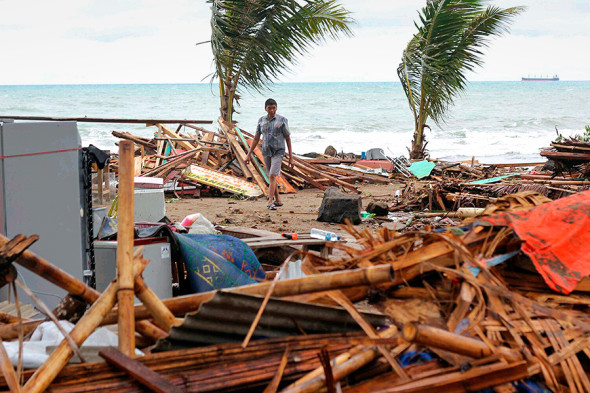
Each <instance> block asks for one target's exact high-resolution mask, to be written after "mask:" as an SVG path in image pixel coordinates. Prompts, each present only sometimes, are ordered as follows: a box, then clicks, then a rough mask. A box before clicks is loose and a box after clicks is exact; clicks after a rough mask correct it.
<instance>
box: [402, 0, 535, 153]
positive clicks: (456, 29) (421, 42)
mask: <svg viewBox="0 0 590 393" xmlns="http://www.w3.org/2000/svg"><path fill="white" fill-rule="evenodd" d="M483 3H484V1H483V0H428V1H427V4H426V6H425V7H424V8H422V10H421V12H420V13H419V17H420V24H418V23H416V24H415V25H416V27H417V28H418V32H417V33H416V34H415V35H414V36H413V37H412V39H411V40H410V42H409V43H408V46H407V47H406V49H405V50H404V53H403V56H402V62H401V63H400V65H399V67H398V69H397V74H398V76H399V79H400V81H401V84H402V87H403V89H404V92H405V93H406V97H407V98H408V102H409V104H410V108H411V109H412V113H413V115H414V126H415V128H414V137H413V140H412V148H411V150H410V158H411V159H421V158H424V156H425V147H426V143H425V140H424V128H425V127H428V126H427V125H426V121H427V119H428V118H432V120H434V122H435V123H437V124H439V125H440V123H441V122H443V121H444V120H445V116H446V114H447V111H448V109H449V107H450V106H451V105H452V104H453V100H454V98H455V97H456V96H457V95H458V94H459V93H460V92H461V91H463V90H464V89H465V87H466V82H467V79H466V73H467V72H468V71H472V70H473V69H474V68H475V67H476V66H481V64H482V63H483V60H482V55H483V53H482V52H481V51H482V48H484V47H487V45H488V43H489V39H490V37H491V36H497V35H501V34H502V33H504V32H506V31H507V30H508V26H509V24H510V22H511V21H512V19H513V18H514V17H515V16H516V15H518V14H519V13H521V12H522V11H524V9H525V8H524V7H512V8H506V9H500V8H498V7H495V6H489V7H487V8H485V7H484V6H483Z"/></svg>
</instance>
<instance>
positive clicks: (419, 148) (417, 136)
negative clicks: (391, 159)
mask: <svg viewBox="0 0 590 393" xmlns="http://www.w3.org/2000/svg"><path fill="white" fill-rule="evenodd" d="M422 159H424V126H423V125H419V126H418V127H416V130H415V131H414V138H413V139H412V150H410V160H422Z"/></svg>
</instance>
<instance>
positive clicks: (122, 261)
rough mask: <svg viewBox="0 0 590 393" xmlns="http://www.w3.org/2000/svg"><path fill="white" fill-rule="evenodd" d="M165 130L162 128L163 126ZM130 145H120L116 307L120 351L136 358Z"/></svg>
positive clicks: (131, 153) (128, 143) (125, 143)
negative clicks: (117, 309)
mask: <svg viewBox="0 0 590 393" xmlns="http://www.w3.org/2000/svg"><path fill="white" fill-rule="evenodd" d="M162 127H164V126H162ZM133 155H134V154H133V142H131V141H121V143H120V144H119V208H118V214H117V220H118V224H117V229H118V233H117V279H118V286H119V289H118V291H117V303H118V305H119V319H118V329H119V350H120V351H121V352H123V353H124V354H125V355H127V356H133V355H134V354H135V319H134V318H133V300H134V290H133V238H134V235H135V229H134V226H133V192H134V191H133Z"/></svg>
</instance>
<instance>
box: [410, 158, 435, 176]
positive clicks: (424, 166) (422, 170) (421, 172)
mask: <svg viewBox="0 0 590 393" xmlns="http://www.w3.org/2000/svg"><path fill="white" fill-rule="evenodd" d="M433 169H434V162H430V161H427V160H424V161H418V162H415V163H413V164H412V165H410V167H409V168H408V170H409V171H410V172H412V173H413V174H414V176H416V177H417V178H418V179H422V178H423V177H426V176H428V175H430V172H432V170H433Z"/></svg>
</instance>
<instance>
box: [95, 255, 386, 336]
mask: <svg viewBox="0 0 590 393" xmlns="http://www.w3.org/2000/svg"><path fill="white" fill-rule="evenodd" d="M393 279H394V274H393V268H392V267H391V266H390V265H379V266H371V267H368V268H363V269H354V270H346V271H339V272H334V273H324V274H317V275H313V276H307V277H301V278H294V279H291V280H283V281H279V282H277V284H276V286H275V288H274V290H273V296H275V297H286V296H293V295H300V294H304V293H311V292H323V291H327V290H330V289H342V288H351V287H356V286H363V285H376V284H382V283H385V282H390V281H392V280H393ZM270 285H271V283H270V282H264V283H260V284H252V285H245V286H241V287H236V288H227V289H224V291H226V292H232V293H242V294H247V295H261V296H264V295H265V294H266V292H267V291H268V288H269V287H270ZM216 293H217V291H210V292H203V293H197V294H194V295H185V296H178V297H175V298H172V299H164V300H162V303H163V304H164V305H165V306H166V307H167V308H168V309H169V310H170V311H171V312H172V314H174V315H184V314H186V313H187V312H193V311H197V310H198V308H199V306H200V305H201V304H202V303H204V302H207V301H209V300H211V299H212V298H213V296H215V294H216ZM148 318H151V314H150V313H149V312H148V310H147V308H146V307H145V306H142V305H138V306H135V319H136V320H141V319H148ZM116 322H117V314H116V312H111V313H109V315H107V317H106V318H105V320H104V322H103V324H105V325H109V324H113V323H116Z"/></svg>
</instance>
